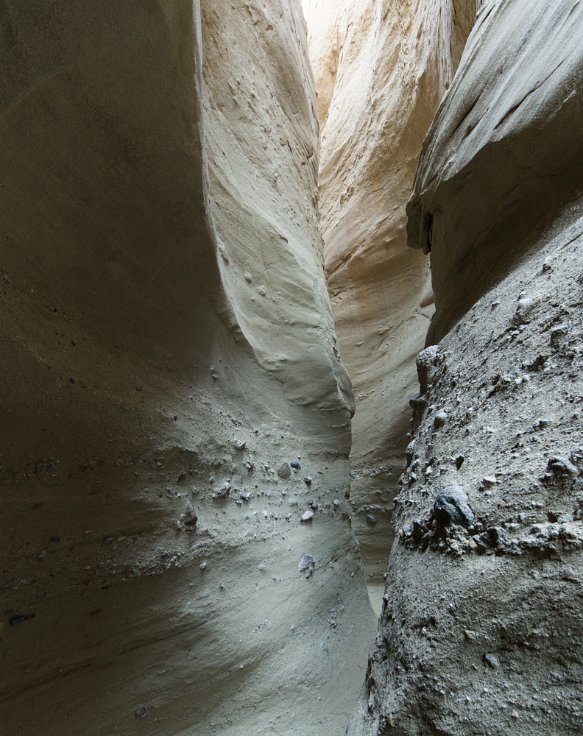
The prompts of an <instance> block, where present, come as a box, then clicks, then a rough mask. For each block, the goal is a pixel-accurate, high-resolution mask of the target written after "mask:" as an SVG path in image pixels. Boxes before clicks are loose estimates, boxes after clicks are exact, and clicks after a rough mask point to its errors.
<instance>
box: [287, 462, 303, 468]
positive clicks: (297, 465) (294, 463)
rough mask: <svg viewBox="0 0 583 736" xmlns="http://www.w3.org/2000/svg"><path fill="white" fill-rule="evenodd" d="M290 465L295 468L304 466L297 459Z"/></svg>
mask: <svg viewBox="0 0 583 736" xmlns="http://www.w3.org/2000/svg"><path fill="white" fill-rule="evenodd" d="M289 465H290V468H293V469H294V470H300V469H301V467H302V466H301V465H300V464H299V462H298V461H297V460H292V461H291V462H290V464H289Z"/></svg>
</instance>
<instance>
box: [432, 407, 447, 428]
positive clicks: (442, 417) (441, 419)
mask: <svg viewBox="0 0 583 736" xmlns="http://www.w3.org/2000/svg"><path fill="white" fill-rule="evenodd" d="M447 419H448V415H447V412H446V411H443V409H442V410H441V411H438V412H437V414H436V415H435V417H434V418H433V428H434V429H440V428H441V427H443V425H444V424H445V423H446V422H447Z"/></svg>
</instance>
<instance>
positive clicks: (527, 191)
mask: <svg viewBox="0 0 583 736" xmlns="http://www.w3.org/2000/svg"><path fill="white" fill-rule="evenodd" d="M582 24H583V8H582V6H581V5H580V4H579V3H576V2H568V3H557V4H554V3H553V4H547V3H545V4H540V5H538V4H537V5H536V7H535V6H533V4H532V3H530V2H527V0H514V2H505V1H504V0H502V1H501V2H498V3H485V5H484V8H483V9H482V11H481V14H480V15H479V17H478V21H477V25H476V28H475V30H474V31H473V33H472V35H471V37H470V40H469V42H468V47H467V49H466V52H465V54H464V58H463V60H462V62H461V65H460V68H459V70H458V73H457V76H456V78H455V80H454V82H453V85H452V87H451V89H450V92H449V93H448V96H447V97H446V99H445V101H444V104H443V106H442V107H441V109H440V113H439V115H438V117H437V119H436V122H435V124H434V126H433V128H432V131H431V134H430V136H429V137H428V139H427V141H426V143H425V145H424V150H423V153H422V156H421V160H420V164H419V170H418V174H417V178H416V189H415V192H414V197H413V199H412V204H411V207H410V232H411V238H412V242H413V244H414V245H421V246H423V247H425V248H426V250H429V247H428V246H429V245H430V250H431V262H432V268H433V269H434V284H435V291H436V302H437V304H436V306H437V312H436V317H435V321H434V324H433V329H432V333H431V335H432V336H433V338H435V337H438V338H442V339H441V340H440V342H439V343H438V344H437V345H432V346H431V347H429V348H428V349H426V350H425V351H423V353H422V354H421V356H420V358H419V361H418V368H419V379H420V386H421V394H420V395H419V397H418V398H417V399H416V401H415V402H414V404H415V409H414V417H413V429H414V434H413V437H412V441H411V443H410V445H409V447H408V448H407V466H406V470H405V472H404V473H403V475H402V477H401V481H400V492H399V496H398V504H397V511H396V513H395V529H396V532H397V539H396V542H395V545H394V547H393V550H392V554H391V560H390V563H389V568H388V573H387V588H386V592H385V602H384V609H383V612H382V615H381V619H380V624H379V628H378V632H377V639H376V646H375V648H374V650H373V653H372V656H371V658H370V661H369V669H368V673H367V678H366V685H365V689H364V693H363V697H362V700H361V704H360V706H359V708H358V709H357V711H356V712H355V714H354V718H353V722H352V725H351V727H350V729H349V733H351V734H375V735H380V734H401V735H403V736H404V735H407V736H421V735H422V734H428V733H440V734H451V735H452V736H454V735H455V736H457V735H459V736H462V734H463V736H472V735H474V734H475V735H476V736H478V734H479V735H480V736H482V734H490V733H496V734H508V735H509V736H510V734H518V733H520V734H525V736H530V735H531V734H537V735H540V736H543V735H546V734H549V733H553V734H575V733H578V732H579V730H580V724H581V718H582V716H583V702H582V699H581V686H582V683H583V651H582V648H581V641H583V638H582V635H583V621H582V616H581V610H582V606H583V594H582V591H583V587H582V582H583V579H582V574H581V570H582V562H583V521H582V512H581V504H582V502H583V501H582V494H583V464H582V462H581V457H582V456H581V444H582V437H583V433H582V429H583V424H582V419H581V406H582V400H583V381H582V368H583V349H582V345H583V321H582V318H581V305H582V303H583V274H582V271H581V252H582V247H583V200H582V199H581V192H582V190H583V177H582V174H581V172H582V171H583V169H582V168H581V165H580V161H581V155H582V153H583V148H582V144H581V138H580V136H578V135H577V134H576V133H575V131H578V130H581V124H582V123H583V108H582V102H581V100H582V94H581V84H582V82H583V53H582V49H581V45H580V43H579V42H578V40H577V38H578V31H576V30H575V29H580V28H581V27H582ZM509 269H511V270H510V272H508V271H509ZM492 284H496V285H495V286H494V287H493V288H492ZM440 415H442V419H443V415H445V417H446V418H445V420H444V421H438V422H436V421H435V420H436V418H437V417H438V416H440ZM452 487H453V488H455V489H457V490H456V491H455V493H454V492H452Z"/></svg>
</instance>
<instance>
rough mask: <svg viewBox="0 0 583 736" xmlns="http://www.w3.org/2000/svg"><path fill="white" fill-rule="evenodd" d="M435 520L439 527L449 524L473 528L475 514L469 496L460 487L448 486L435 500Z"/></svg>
mask: <svg viewBox="0 0 583 736" xmlns="http://www.w3.org/2000/svg"><path fill="white" fill-rule="evenodd" d="M433 518H434V519H435V521H436V522H437V524H438V525H439V526H442V527H445V526H449V524H459V525H460V526H465V527H468V526H471V525H472V524H473V523H474V520H475V516H474V512H473V511H472V509H471V508H470V506H469V504H468V497H467V494H466V493H465V492H464V491H463V490H462V489H461V488H460V486H446V487H445V488H444V489H443V490H442V491H441V492H440V494H439V495H438V496H437V498H436V499H435V503H434V504H433Z"/></svg>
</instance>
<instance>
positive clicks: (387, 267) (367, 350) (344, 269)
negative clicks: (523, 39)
mask: <svg viewBox="0 0 583 736" xmlns="http://www.w3.org/2000/svg"><path fill="white" fill-rule="evenodd" d="M474 17H475V2H474V0H456V1H455V2H454V1H452V0H407V2H402V0H398V1H396V0H367V1H366V2H360V3H355V2H351V1H349V0H343V1H342V2H334V3H331V2H328V1H327V0H313V1H312V2H311V3H308V6H307V18H308V28H309V46H310V56H311V60H312V66H313V69H314V76H315V80H316V88H317V91H318V95H319V102H320V123H321V126H322V132H321V167H320V215H321V225H322V231H323V235H324V241H325V260H326V270H327V274H328V283H329V288H330V291H331V295H332V304H333V309H334V314H335V318H336V326H337V331H338V338H339V346H340V349H341V354H342V359H343V361H344V363H345V364H346V366H347V368H348V372H349V374H350V377H351V379H352V382H353V384H354V387H355V396H356V414H355V416H354V420H353V447H352V454H351V458H352V470H353V474H354V479H353V502H354V504H355V509H356V510H357V516H356V517H355V522H354V528H355V530H356V532H357V534H358V536H359V539H360V540H361V544H362V546H363V554H364V556H365V560H366V564H367V570H368V572H369V575H370V576H371V577H370V578H369V581H372V582H374V583H376V584H377V585H378V586H382V574H383V572H384V568H385V565H386V558H387V554H388V549H389V544H390V538H391V535H390V511H391V510H392V498H393V496H394V493H395V490H396V485H397V478H398V475H399V473H400V469H401V464H402V455H403V452H404V448H405V445H406V442H407V440H406V437H405V435H406V432H407V429H408V422H409V412H410V409H409V404H408V401H409V398H410V397H411V396H412V395H413V394H414V393H415V367H414V360H415V355H416V354H417V352H418V351H419V350H420V349H421V348H422V347H423V344H424V340H425V335H426V332H427V327H428V324H429V318H430V316H431V314H432V310H433V306H432V304H433V298H432V294H431V287H430V285H429V272H428V265H427V261H426V260H425V259H424V258H422V257H421V255H420V254H419V253H416V252H414V251H411V250H410V249H407V239H406V232H405V226H406V215H405V205H406V202H407V200H408V198H409V196H410V194H411V187H412V183H413V176H414V172H415V166H416V162H417V157H418V155H419V151H420V149H421V144H422V142H423V138H424V137H425V134H426V132H427V130H428V128H429V126H430V124H431V121H432V119H433V116H434V114H435V111H436V109H437V106H438V104H439V102H440V100H441V97H442V95H443V92H444V90H445V89H446V88H447V86H448V85H449V83H450V81H451V79H452V77H453V73H454V71H455V69H456V66H457V64H458V62H459V59H460V56H461V53H462V49H463V47H464V43H465V40H466V38H467V35H468V33H469V30H470V28H471V26H472V23H473V21H474ZM379 589H380V588H379ZM379 597H380V596H379Z"/></svg>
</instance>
